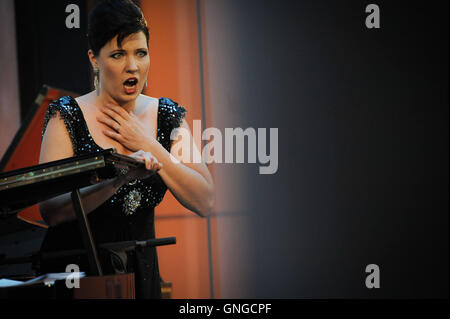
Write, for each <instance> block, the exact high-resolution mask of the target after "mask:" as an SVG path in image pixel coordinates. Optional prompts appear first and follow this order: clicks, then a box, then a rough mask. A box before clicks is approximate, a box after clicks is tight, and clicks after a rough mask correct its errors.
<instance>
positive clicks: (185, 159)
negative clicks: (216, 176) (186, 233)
mask: <svg viewBox="0 0 450 319" xmlns="http://www.w3.org/2000/svg"><path fill="white" fill-rule="evenodd" d="M180 129H181V130H183V129H184V130H186V131H185V132H186V133H187V134H178V135H177V136H175V138H174V141H173V144H172V147H171V152H170V153H169V152H168V151H167V150H166V149H165V148H164V147H163V146H162V145H161V144H160V143H158V142H157V141H155V140H154V139H153V140H151V141H149V142H148V144H147V145H145V146H144V147H143V149H144V150H146V151H149V152H151V153H152V154H153V155H154V156H155V157H156V158H157V159H158V161H159V162H160V163H162V164H163V168H162V169H161V170H160V171H159V175H160V176H161V178H162V179H163V180H164V182H165V183H166V185H167V187H168V188H169V189H170V191H171V192H172V194H173V195H174V196H175V198H176V199H177V200H178V201H179V202H180V203H181V204H182V205H183V206H185V207H186V208H188V209H190V210H192V211H194V212H196V213H197V214H198V215H200V216H203V217H206V216H208V215H209V214H210V213H211V211H212V209H213V207H214V183H213V180H212V177H211V174H210V172H209V170H208V167H207V166H206V164H205V163H204V162H201V163H193V161H190V160H189V158H191V159H193V158H195V156H197V158H201V154H200V152H199V151H198V149H197V147H196V146H195V143H193V141H192V140H193V139H192V134H191V131H190V129H189V126H188V124H187V123H186V121H185V120H183V121H182V123H181V126H180ZM180 135H181V136H182V138H181V139H179V138H178V137H179V136H180ZM186 139H187V140H186ZM178 143H183V145H184V146H186V145H193V147H192V148H190V147H186V148H184V149H183V148H182V149H183V150H184V151H185V154H178V153H179V152H177V151H176V150H177V149H180V147H178V146H181V145H178ZM186 150H188V151H189V150H190V152H188V153H190V154H186ZM186 155H188V156H186ZM174 159H175V160H174Z"/></svg>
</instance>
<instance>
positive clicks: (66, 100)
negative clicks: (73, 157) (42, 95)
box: [41, 96, 77, 154]
mask: <svg viewBox="0 0 450 319" xmlns="http://www.w3.org/2000/svg"><path fill="white" fill-rule="evenodd" d="M71 99H72V97H70V96H64V97H61V98H59V99H58V100H56V101H52V102H51V103H50V104H49V106H48V107H47V110H46V111H45V116H44V127H43V129H42V135H41V142H42V139H43V138H44V134H45V131H46V130H47V125H48V122H49V121H50V120H51V119H52V118H54V117H56V115H57V114H59V118H60V119H61V120H63V121H64V124H65V126H66V129H67V132H68V133H69V136H70V140H71V142H72V147H73V151H74V154H76V150H77V141H76V139H75V134H74V129H75V128H74V126H75V123H76V122H77V120H76V116H75V110H74V107H73V104H72V103H71Z"/></svg>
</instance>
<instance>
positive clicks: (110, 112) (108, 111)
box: [101, 107, 124, 124]
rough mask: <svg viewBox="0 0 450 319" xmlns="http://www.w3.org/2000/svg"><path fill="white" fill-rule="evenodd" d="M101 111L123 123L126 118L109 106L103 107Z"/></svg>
mask: <svg viewBox="0 0 450 319" xmlns="http://www.w3.org/2000/svg"><path fill="white" fill-rule="evenodd" d="M101 111H102V112H103V113H104V114H106V115H108V117H110V118H111V119H113V120H114V121H116V122H117V123H119V124H121V123H122V122H123V121H124V118H123V117H122V116H120V114H118V113H117V112H114V110H113V109H111V108H109V107H102V108H101Z"/></svg>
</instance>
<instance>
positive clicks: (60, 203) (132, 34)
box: [39, 0, 214, 298]
mask: <svg viewBox="0 0 450 319" xmlns="http://www.w3.org/2000/svg"><path fill="white" fill-rule="evenodd" d="M88 41H89V46H90V50H89V51H88V56H89V60H90V62H91V64H92V67H93V69H94V74H95V83H94V84H95V87H96V89H95V90H94V91H93V92H90V93H88V94H86V95H83V96H81V97H78V98H76V99H74V98H72V97H69V96H66V97H62V98H60V99H59V100H57V101H54V102H52V103H51V104H50V106H49V107H48V109H47V112H46V116H45V121H44V129H43V133H42V146H41V153H40V163H45V162H50V161H55V160H59V159H63V158H67V157H72V156H79V155H82V154H87V153H91V152H98V151H101V150H104V149H109V148H115V149H116V150H117V152H118V153H120V154H124V155H128V156H131V157H133V158H135V159H139V160H142V161H144V162H145V169H135V170H131V171H128V172H123V174H122V175H120V176H119V177H116V178H115V179H111V180H107V181H102V182H100V183H97V184H95V185H92V186H89V187H85V188H83V189H81V197H82V202H83V206H84V209H85V211H86V213H87V214H88V218H89V222H90V226H91V229H92V233H93V237H94V240H95V242H96V243H97V244H98V243H104V242H114V241H124V240H145V239H151V238H154V237H155V229H154V208H155V206H157V205H158V204H159V203H160V202H161V200H162V199H163V197H164V194H165V192H166V190H167V188H169V189H170V191H171V192H172V194H173V195H174V196H175V198H176V199H177V200H178V201H179V202H180V203H181V204H182V205H183V206H185V207H186V208H188V209H190V210H192V211H193V212H195V213H197V214H198V215H200V216H207V215H208V214H209V213H210V211H211V209H212V207H213V203H214V186H213V181H212V178H211V175H210V173H209V171H208V168H207V167H206V165H205V164H204V163H190V162H189V161H186V160H184V158H185V157H184V156H183V158H182V157H181V156H180V155H179V154H177V153H178V152H172V153H171V150H172V149H173V148H174V147H173V146H174V145H175V144H176V143H179V141H178V140H177V138H176V137H175V139H173V140H171V138H170V137H171V132H172V130H173V129H175V128H179V127H180V128H185V129H187V130H189V126H188V125H187V123H186V121H185V119H184V117H185V113H186V110H185V108H184V107H182V106H180V105H178V104H177V103H176V102H174V101H173V100H171V99H169V98H153V97H149V96H146V95H143V94H141V92H142V91H143V89H144V87H145V86H146V85H147V83H146V79H147V76H148V71H149V67H150V58H149V31H148V28H147V23H146V21H145V19H144V16H143V14H142V12H141V10H140V9H139V8H138V7H137V6H136V5H135V4H134V3H133V2H132V1H130V0H106V1H104V2H102V3H100V4H99V5H98V6H97V7H96V8H94V9H93V10H92V11H91V12H90V15H89V27H88ZM191 139H192V136H191ZM193 151H195V152H198V150H197V149H195V146H194V148H193ZM174 159H176V160H174ZM177 160H178V161H177ZM39 208H40V211H41V213H42V216H43V218H44V220H45V221H46V222H47V224H48V225H49V229H48V231H47V234H46V236H45V239H44V242H43V244H42V247H41V251H43V252H48V251H57V250H67V249H75V248H80V247H82V246H83V245H82V240H81V237H80V234H79V226H78V224H77V221H76V219H75V212H74V210H73V207H72V203H71V199H70V194H64V195H61V196H58V197H55V198H53V199H50V200H47V201H45V202H42V203H41V204H40V205H39ZM99 258H100V263H101V265H102V268H103V271H104V273H105V274H115V273H123V272H134V273H135V276H136V277H135V278H136V297H137V298H160V297H161V288H160V276H159V269H158V259H157V255H156V249H155V248H154V247H147V248H143V249H138V250H136V251H135V252H129V253H126V254H125V255H124V254H122V255H121V256H117V254H115V253H114V252H110V251H109V252H108V251H102V250H100V251H99ZM68 264H77V265H79V266H80V269H81V271H85V270H86V269H87V258H86V257H85V256H76V257H71V258H69V257H68V258H63V259H58V260H56V259H55V260H52V261H50V260H48V261H46V260H43V262H42V265H41V269H40V272H41V273H47V272H64V271H65V267H66V265H68Z"/></svg>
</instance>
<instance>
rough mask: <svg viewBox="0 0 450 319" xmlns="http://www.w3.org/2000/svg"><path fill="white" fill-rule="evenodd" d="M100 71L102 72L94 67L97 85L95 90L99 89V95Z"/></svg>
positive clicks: (98, 90) (98, 91)
mask: <svg viewBox="0 0 450 319" xmlns="http://www.w3.org/2000/svg"><path fill="white" fill-rule="evenodd" d="M99 73H100V71H99V70H98V69H97V68H95V69H94V74H95V76H94V87H95V90H96V91H97V96H98V95H100V80H99V78H100V74H99Z"/></svg>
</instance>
